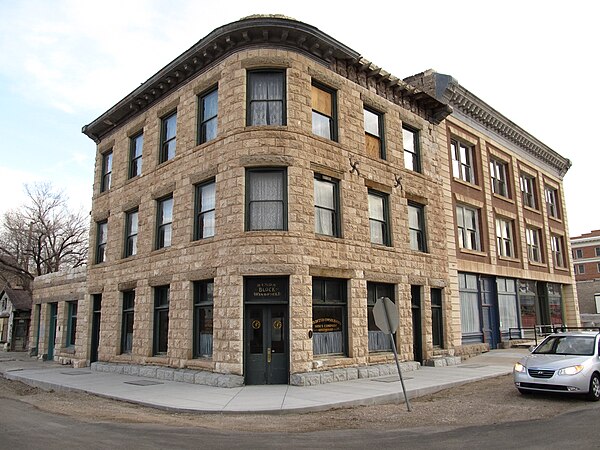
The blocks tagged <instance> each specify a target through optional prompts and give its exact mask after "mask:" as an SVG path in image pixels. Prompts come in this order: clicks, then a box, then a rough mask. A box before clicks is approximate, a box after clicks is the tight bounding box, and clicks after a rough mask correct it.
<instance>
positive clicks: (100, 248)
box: [96, 220, 108, 264]
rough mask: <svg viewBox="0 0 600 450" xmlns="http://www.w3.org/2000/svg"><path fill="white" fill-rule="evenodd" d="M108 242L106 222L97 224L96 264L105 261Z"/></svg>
mask: <svg viewBox="0 0 600 450" xmlns="http://www.w3.org/2000/svg"><path fill="white" fill-rule="evenodd" d="M107 241H108V222H107V221H106V220H104V221H102V222H98V224H97V227H96V264H100V263H102V262H104V261H106V243H107Z"/></svg>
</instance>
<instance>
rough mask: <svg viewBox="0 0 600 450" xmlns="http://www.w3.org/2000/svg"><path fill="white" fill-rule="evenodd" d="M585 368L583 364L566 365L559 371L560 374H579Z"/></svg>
mask: <svg viewBox="0 0 600 450" xmlns="http://www.w3.org/2000/svg"><path fill="white" fill-rule="evenodd" d="M582 370H583V366H582V365H580V364H578V365H576V366H571V367H565V368H563V369H560V370H559V371H558V374H559V375H577V374H578V373H579V372H581V371H582Z"/></svg>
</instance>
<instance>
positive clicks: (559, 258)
mask: <svg viewBox="0 0 600 450" xmlns="http://www.w3.org/2000/svg"><path fill="white" fill-rule="evenodd" d="M550 247H551V248H552V260H553V261H554V267H566V262H565V250H564V249H565V244H564V242H563V237H562V236H557V235H555V234H553V235H552V236H551V238H550Z"/></svg>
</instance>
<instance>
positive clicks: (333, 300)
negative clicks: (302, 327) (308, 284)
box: [312, 278, 347, 355]
mask: <svg viewBox="0 0 600 450" xmlns="http://www.w3.org/2000/svg"><path fill="white" fill-rule="evenodd" d="M312 297H313V308H312V312H313V337H312V339H313V354H315V355H345V354H346V340H347V337H346V336H347V322H346V280H337V279H328V278H313V294H312Z"/></svg>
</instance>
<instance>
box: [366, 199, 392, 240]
mask: <svg viewBox="0 0 600 450" xmlns="http://www.w3.org/2000/svg"><path fill="white" fill-rule="evenodd" d="M369 225H370V228H371V242H372V243H374V244H381V245H387V246H389V245H390V242H391V239H390V228H389V211H388V196H387V195H386V194H383V193H381V192H377V191H371V190H370V191H369Z"/></svg>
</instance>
